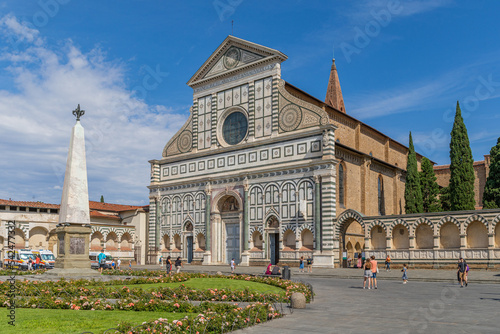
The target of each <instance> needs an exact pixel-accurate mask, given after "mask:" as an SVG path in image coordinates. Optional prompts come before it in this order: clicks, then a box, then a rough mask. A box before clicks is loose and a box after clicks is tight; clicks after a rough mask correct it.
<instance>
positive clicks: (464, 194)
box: [449, 101, 476, 211]
mask: <svg viewBox="0 0 500 334" xmlns="http://www.w3.org/2000/svg"><path fill="white" fill-rule="evenodd" d="M450 160H451V163H450V185H449V194H450V202H451V210H452V211H461V210H474V209H475V206H476V201H475V199H474V178H475V176H474V160H473V159H472V151H471V149H470V144H469V136H468V135H467V128H466V127H465V124H464V119H463V118H462V112H461V110H460V105H459V104H458V101H457V110H456V114H455V122H454V123H453V129H452V130H451V141H450Z"/></svg>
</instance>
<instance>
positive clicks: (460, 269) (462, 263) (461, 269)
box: [457, 258, 467, 288]
mask: <svg viewBox="0 0 500 334" xmlns="http://www.w3.org/2000/svg"><path fill="white" fill-rule="evenodd" d="M466 270H467V263H466V262H465V260H464V259H463V258H460V260H459V261H458V271H457V273H458V277H459V279H460V287H461V288H463V287H464V282H465V272H466Z"/></svg>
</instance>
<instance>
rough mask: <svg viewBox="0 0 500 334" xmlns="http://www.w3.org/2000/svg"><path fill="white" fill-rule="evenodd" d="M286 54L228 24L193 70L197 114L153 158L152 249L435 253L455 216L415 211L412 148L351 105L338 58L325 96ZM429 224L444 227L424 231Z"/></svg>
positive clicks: (279, 258)
mask: <svg viewBox="0 0 500 334" xmlns="http://www.w3.org/2000/svg"><path fill="white" fill-rule="evenodd" d="M286 59H287V57H286V56H285V55H284V54H283V53H281V52H280V51H277V50H274V49H271V48H268V47H265V46H261V45H258V44H255V43H251V42H248V41H245V40H242V39H239V38H236V37H233V36H229V37H227V38H226V39H225V40H224V42H223V43H222V44H221V45H220V46H219V47H218V48H217V49H216V50H215V52H214V53H213V54H212V55H211V56H210V57H209V58H208V59H207V60H206V61H205V63H204V64H203V65H202V66H201V68H200V69H199V70H198V71H197V72H196V73H195V74H194V75H193V77H192V78H191V79H190V80H189V81H188V85H189V86H190V87H191V88H192V89H193V102H192V107H191V109H190V116H189V118H188V120H187V121H186V123H185V124H184V126H183V127H182V128H181V129H180V130H179V131H178V132H177V133H176V134H175V135H174V136H173V137H172V138H171V139H170V140H169V142H168V143H167V144H166V145H165V147H164V150H163V153H162V157H161V159H156V160H151V161H150V164H151V183H150V185H149V187H148V188H149V191H150V194H149V198H150V215H149V225H148V231H149V232H148V236H149V240H148V242H149V249H150V254H151V253H154V254H156V257H157V258H158V257H160V256H161V255H163V256H164V257H165V256H167V255H170V256H172V257H175V258H176V257H178V256H180V257H182V258H184V259H185V260H186V261H187V262H190V263H191V262H193V263H203V264H207V265H208V264H220V263H229V262H230V261H231V259H233V258H234V259H235V261H236V262H237V263H239V264H241V265H261V264H264V263H268V262H269V261H270V262H272V263H277V262H280V263H281V264H287V263H288V264H297V263H298V259H299V258H300V257H302V256H303V257H304V258H308V257H313V258H314V265H315V266H321V267H334V266H339V265H340V266H342V265H346V261H345V260H346V259H347V258H348V257H354V256H357V254H363V255H364V256H366V255H368V254H370V252H371V253H373V254H376V255H377V256H379V257H381V256H385V255H386V254H391V255H393V256H394V258H395V261H396V262H397V261H399V260H400V261H405V262H408V261H409V260H410V259H411V257H412V256H413V255H412V254H414V253H415V252H413V253H412V247H418V245H426V246H425V247H427V246H429V245H430V246H429V247H430V249H426V251H427V252H424V253H425V256H426V257H425V258H424V255H422V258H421V259H423V261H428V258H427V256H431V255H428V254H430V253H429V251H430V252H431V253H432V256H431V258H433V257H434V254H437V253H436V251H435V249H434V248H440V244H439V242H436V241H435V240H436V234H437V235H438V238H439V233H440V232H439V231H440V230H439V228H438V227H437V225H439V224H441V225H445V227H447V226H448V225H446V223H448V221H442V220H441V218H439V217H437V216H436V217H434V216H433V217H432V218H429V219H418V217H417V218H415V217H413V218H415V219H413V218H411V219H409V220H408V221H407V220H405V219H404V216H405V215H404V188H405V174H406V170H405V168H406V159H407V154H408V148H407V147H406V146H405V145H403V144H401V143H399V142H397V141H395V140H393V139H391V138H389V137H388V136H386V135H384V134H383V133H381V132H380V131H378V130H376V129H374V128H372V127H370V126H369V125H367V124H365V123H363V122H361V121H359V120H357V119H355V118H354V117H352V116H350V115H349V114H348V113H346V110H345V105H344V101H343V97H342V91H341V88H340V82H339V77H338V73H337V69H336V65H335V61H333V63H332V66H331V70H330V79H329V82H328V85H327V93H326V98H325V99H324V100H319V99H317V98H315V97H313V96H311V95H309V94H307V93H306V92H304V91H302V90H300V89H299V88H297V87H295V86H293V85H291V84H290V83H288V82H286V81H284V80H283V79H282V77H281V63H282V62H283V61H285V60H286ZM421 158H422V156H420V155H418V154H417V160H418V165H419V167H420V161H421ZM498 214H499V216H500V212H499V213H498ZM471 215H473V213H471ZM390 216H393V217H398V219H399V220H398V219H390V222H389V220H388V219H389V217H390ZM490 216H491V217H490V218H488V219H490V220H491V224H490V225H491V226H488V229H489V230H490V231H491V230H492V229H494V228H495V226H496V223H495V226H493V225H492V224H493V221H494V220H495V217H496V213H491V214H490ZM383 217H385V218H383ZM401 217H403V218H401ZM384 219H385V220H384ZM386 220H387V221H386ZM445 220H446V219H445ZM449 220H450V221H453V219H451V218H450V219H449ZM455 220H456V221H457V222H458V220H457V219H455ZM393 221H394V222H401V221H404V222H405V223H406V225H408V226H406V225H405V224H403V223H401V224H400V223H398V224H396V223H393ZM414 224H416V225H415V226H414ZM422 224H423V225H426V224H427V225H429V226H428V227H429V228H430V229H431V230H432V231H434V232H432V233H430V234H429V233H427V234H426V236H425V238H427V239H428V238H430V241H429V240H428V241H427V242H419V243H415V242H414V238H415V235H416V233H417V232H418V231H419V229H418V227H419V226H420V225H422ZM457 224H459V223H457ZM464 224H465V223H464ZM400 225H401V226H402V229H401V226H400ZM441 225H440V226H441ZM460 228H461V229H462V230H463V228H464V227H463V226H462V227H460ZM400 229H401V230H400ZM404 229H406V232H405V230H404ZM394 231H396V232H394ZM401 232H403V233H401ZM425 232H428V231H427V230H425ZM405 233H406V234H405ZM422 235H423V234H422ZM453 236H454V237H455V231H453ZM481 237H482V236H481ZM373 238H375V239H376V241H375V239H373ZM394 238H396V239H397V241H395V240H396V239H394ZM402 238H403V239H405V240H406V239H407V241H405V242H402V241H400V239H402ZM412 238H413V239H412ZM372 239H373V240H372ZM421 239H422V237H421ZM412 240H413V241H412ZM489 240H490V243H491V242H494V240H495V239H494V238H493V239H492V237H491V236H490V239H489ZM491 240H493V241H491ZM463 244H464V243H463V242H462V246H460V245H461V244H460V243H459V245H458V249H459V250H460V247H467V245H465V246H463ZM415 245H417V246H415ZM436 245H437V246H436ZM453 245H454V247H455V246H456V242H455V243H454V244H453ZM481 245H482V246H484V242H483V243H481ZM401 247H403V248H401ZM488 247H490V248H491V247H495V245H493V246H491V245H489V246H487V248H488ZM391 252H392V253H391ZM424 253H422V254H424ZM490 253H491V252H490ZM415 254H416V253H415ZM418 254H420V253H418ZM440 254H441V253H440ZM442 254H444V255H443V256H444V257H448V256H449V257H450V261H451V257H452V256H455V255H456V252H455V253H453V252H452V253H449V254H448V253H442ZM447 254H448V255H447ZM450 254H451V255H450ZM484 254H486V253H484ZM488 254H489V253H488ZM491 254H492V256H496V253H495V254H493V253H491ZM498 255H499V257H500V254H498ZM488 256H489V255H488ZM453 261H455V259H453ZM441 262H442V263H445V262H446V261H441Z"/></svg>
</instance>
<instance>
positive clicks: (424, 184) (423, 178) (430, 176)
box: [419, 157, 441, 212]
mask: <svg viewBox="0 0 500 334" xmlns="http://www.w3.org/2000/svg"><path fill="white" fill-rule="evenodd" d="M419 174H420V175H419V176H420V187H421V189H422V204H423V209H424V212H439V211H440V210H441V205H440V204H439V200H438V198H437V196H438V194H439V185H438V184H437V182H436V180H437V177H436V174H435V173H434V168H433V167H432V164H431V162H430V160H429V159H427V158H426V157H423V158H422V171H421V172H420V173H419Z"/></svg>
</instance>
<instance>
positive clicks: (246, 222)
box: [243, 178, 250, 251]
mask: <svg viewBox="0 0 500 334" xmlns="http://www.w3.org/2000/svg"><path fill="white" fill-rule="evenodd" d="M248 188H249V184H248V179H246V178H245V183H244V185H243V201H244V202H243V250H244V251H248V239H249V238H248V237H249V235H248V233H249V226H248V225H249V216H248V215H249V212H250V201H249V200H248Z"/></svg>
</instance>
